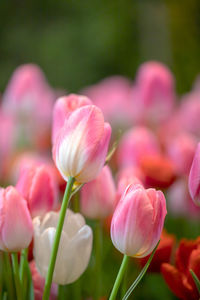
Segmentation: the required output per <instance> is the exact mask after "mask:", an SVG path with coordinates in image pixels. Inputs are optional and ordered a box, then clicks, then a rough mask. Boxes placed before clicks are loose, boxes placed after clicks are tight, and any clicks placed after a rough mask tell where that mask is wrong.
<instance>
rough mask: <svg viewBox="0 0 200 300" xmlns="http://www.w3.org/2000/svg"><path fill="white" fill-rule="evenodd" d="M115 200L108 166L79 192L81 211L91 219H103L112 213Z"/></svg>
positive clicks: (113, 184)
mask: <svg viewBox="0 0 200 300" xmlns="http://www.w3.org/2000/svg"><path fill="white" fill-rule="evenodd" d="M115 202H116V190H115V183H114V180H113V177H112V173H111V170H110V168H109V167H108V166H105V167H103V169H102V170H101V172H100V173H99V175H98V176H97V177H96V178H95V179H94V180H92V181H90V182H89V183H86V184H85V185H84V186H83V187H82V189H81V194H80V205H81V213H82V214H83V215H84V216H86V217H88V218H91V219H104V218H106V217H107V216H109V215H110V214H112V213H113V211H114V208H115Z"/></svg>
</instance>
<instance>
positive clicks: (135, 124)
mask: <svg viewBox="0 0 200 300" xmlns="http://www.w3.org/2000/svg"><path fill="white" fill-rule="evenodd" d="M65 94H66V96H65ZM80 94H82V95H78V94H67V92H65V91H64V92H62V91H61V90H54V89H52V88H50V86H49V84H48V83H47V81H46V79H45V77H44V75H43V73H42V71H41V70H40V69H39V67H37V66H35V65H24V66H20V67H19V68H18V69H17V70H16V71H15V72H14V74H13V75H12V77H11V79H10V81H9V83H8V85H7V88H6V90H5V92H4V93H3V94H2V96H1V107H0V140H1V143H0V165H1V168H0V180H1V185H2V186H4V188H3V187H2V188H1V189H0V250H1V251H0V299H3V300H6V299H8V300H13V299H17V300H26V299H30V300H32V299H36V300H41V299H43V300H47V299H52V300H53V299H59V300H63V299H74V300H81V299H94V300H99V299H109V300H114V299H122V298H123V299H124V300H125V299H128V298H129V297H132V296H130V295H131V293H132V292H133V290H134V289H135V288H136V286H137V285H138V283H139V282H140V280H141V279H142V277H143V276H144V274H145V272H146V271H147V269H148V268H149V269H148V270H149V271H154V272H159V273H161V274H162V276H163V278H164V280H165V281H166V283H167V285H168V286H169V288H170V289H171V291H172V292H173V293H174V294H175V295H176V296H177V297H178V298H180V299H183V300H189V299H191V300H196V299H199V297H200V294H199V291H200V282H199V279H200V238H198V236H197V239H196V240H186V239H183V240H181V241H180V242H179V245H178V246H177V249H176V251H174V250H175V247H176V245H175V244H176V237H175V236H174V235H173V234H169V233H167V232H166V230H163V226H164V221H165V217H166V214H167V209H166V206H167V208H168V212H169V215H172V216H173V215H175V216H184V218H185V219H186V220H188V222H190V219H198V218H199V217H200V208H199V207H198V205H200V143H198V142H199V139H200V120H199V116H200V83H199V81H198V79H197V81H196V83H195V85H194V88H193V90H192V91H191V92H190V93H189V94H187V95H186V96H184V97H183V99H181V101H176V98H177V96H176V93H175V88H174V79H173V75H172V74H171V72H170V71H169V70H168V68H167V67H166V66H164V65H162V64H161V63H158V62H147V63H144V64H143V65H142V66H141V67H140V68H139V70H138V73H137V75H136V79H135V81H134V82H133V83H132V82H130V81H129V80H128V79H126V78H123V77H120V76H114V77H110V78H107V79H104V80H103V81H101V82H100V83H98V84H96V85H93V86H90V87H87V88H85V89H84V90H83V91H81V92H80ZM63 95H64V96H63ZM111 127H112V130H111ZM111 132H112V137H111ZM199 232H200V230H199ZM93 236H94V237H93ZM105 239H107V242H106V243H107V244H106V246H105ZM112 244H113V245H114V247H115V248H116V249H117V250H118V252H117V251H116V250H115V248H114V247H113V245H112ZM105 247H107V250H106V251H104V250H105V249H104V248H105ZM120 253H121V254H123V257H122V258H121V254H120ZM174 253H175V254H174ZM105 257H106V258H105ZM112 257H114V259H113V258H112ZM174 257H175V258H174ZM131 258H132V259H131ZM133 258H136V259H137V267H136V269H138V264H139V265H140V267H143V268H142V270H141V272H139V271H138V274H139V275H138V276H137V275H136V274H135V273H134V271H133V269H134V264H133V262H132V261H134V259H133ZM106 259H108V260H111V261H112V259H113V270H111V271H110V272H112V274H109V275H110V277H109V276H108V278H110V281H109V282H108V284H107V285H106V287H104V286H103V285H104V284H103V283H104V278H103V277H104V276H105V273H103V269H104V267H105V264H104V263H103V260H106ZM120 259H121V260H122V262H121V266H120V268H119V271H118V274H117V272H115V266H114V264H115V262H116V261H117V262H119V261H120ZM172 261H175V263H174V264H172V263H171V262H172ZM117 267H119V266H118V263H117ZM85 271H86V272H87V271H88V274H89V275H88V277H87V281H84V283H83V280H82V281H81V279H82V277H83V276H84V275H82V274H83V273H85ZM127 272H128V274H129V275H130V274H131V275H130V278H132V275H134V276H135V277H134V279H135V280H133V282H130V278H128V276H127ZM103 274H104V275H103ZM81 275H82V276H81ZM146 276H148V275H146ZM115 277H116V280H115ZM91 278H94V280H91ZM198 278H199V279H198ZM90 280H91V281H90ZM85 282H87V284H85ZM72 283H73V284H72ZM85 285H87V287H86V286H85ZM141 285H142V282H141ZM71 286H73V290H72V289H71V290H70V287H71ZM69 290H70V293H71V294H70V293H69Z"/></svg>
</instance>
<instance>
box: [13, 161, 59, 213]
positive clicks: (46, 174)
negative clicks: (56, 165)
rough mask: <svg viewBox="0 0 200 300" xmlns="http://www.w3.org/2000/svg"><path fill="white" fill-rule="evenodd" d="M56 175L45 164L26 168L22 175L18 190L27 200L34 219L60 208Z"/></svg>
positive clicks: (17, 186)
mask: <svg viewBox="0 0 200 300" xmlns="http://www.w3.org/2000/svg"><path fill="white" fill-rule="evenodd" d="M54 175H55V174H54V172H52V169H51V168H50V167H49V166H48V165H45V164H39V165H37V164H35V165H34V164H32V165H29V166H27V167H24V169H23V170H22V172H21V174H20V177H19V180H18V182H17V185H16V188H17V190H18V191H19V192H20V193H21V195H22V196H23V197H24V198H25V199H26V201H27V204H28V207H29V210H30V212H31V215H32V217H33V218H34V217H36V216H43V215H44V214H45V213H46V212H48V211H50V210H53V209H56V208H57V207H58V186H57V184H56V179H55V176H54Z"/></svg>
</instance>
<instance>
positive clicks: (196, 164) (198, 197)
mask: <svg viewBox="0 0 200 300" xmlns="http://www.w3.org/2000/svg"><path fill="white" fill-rule="evenodd" d="M189 192H190V196H191V198H192V200H193V201H194V203H195V204H197V205H200V143H198V145H197V148H196V151H195V155H194V159H193V162H192V166H191V169H190V174H189Z"/></svg>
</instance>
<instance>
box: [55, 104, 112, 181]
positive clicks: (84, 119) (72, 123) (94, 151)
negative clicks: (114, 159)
mask: <svg viewBox="0 0 200 300" xmlns="http://www.w3.org/2000/svg"><path fill="white" fill-rule="evenodd" d="M110 135H111V127H110V125H109V124H108V123H104V117H103V114H102V112H101V110H100V109H99V108H97V107H96V106H94V105H87V106H84V107H81V108H78V109H76V110H75V111H74V112H72V113H71V115H70V116H69V118H68V120H67V122H65V124H64V126H63V127H62V128H61V130H60V132H59V134H58V137H57V139H56V142H55V144H54V147H53V157H54V161H55V163H56V166H57V168H58V169H59V171H60V173H61V175H62V176H63V178H64V179H65V180H67V179H68V177H69V176H71V177H74V178H75V179H76V181H77V182H78V183H85V182H88V181H91V180H93V179H95V177H97V175H98V174H99V172H100V170H101V168H102V167H103V165H104V162H105V158H106V154H107V150H108V144H109V141H110Z"/></svg>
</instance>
